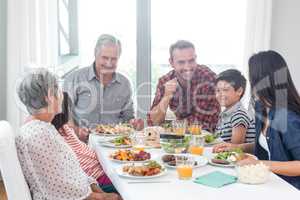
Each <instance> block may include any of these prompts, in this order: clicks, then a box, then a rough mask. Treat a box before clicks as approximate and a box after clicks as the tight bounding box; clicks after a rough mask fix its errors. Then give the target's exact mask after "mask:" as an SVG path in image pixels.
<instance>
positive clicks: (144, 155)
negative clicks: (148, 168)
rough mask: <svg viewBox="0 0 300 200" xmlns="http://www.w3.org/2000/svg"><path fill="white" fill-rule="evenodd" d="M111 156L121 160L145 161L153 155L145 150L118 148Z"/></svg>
mask: <svg viewBox="0 0 300 200" xmlns="http://www.w3.org/2000/svg"><path fill="white" fill-rule="evenodd" d="M110 157H111V158H112V159H114V160H119V161H145V160H149V159H150V158H151V155H150V153H148V152H145V151H133V150H118V151H115V152H114V153H112V154H111V155H110Z"/></svg>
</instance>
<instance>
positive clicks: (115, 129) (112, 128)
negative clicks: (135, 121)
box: [93, 124, 134, 136]
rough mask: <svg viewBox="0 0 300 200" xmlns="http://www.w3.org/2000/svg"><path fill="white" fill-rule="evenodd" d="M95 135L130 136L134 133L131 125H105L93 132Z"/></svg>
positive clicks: (100, 125)
mask: <svg viewBox="0 0 300 200" xmlns="http://www.w3.org/2000/svg"><path fill="white" fill-rule="evenodd" d="M93 132H94V133H95V134H98V135H103V136H128V135H130V134H131V133H133V132H134V128H133V127H132V126H131V125H130V124H117V125H104V124H99V125H97V126H96V128H95V129H94V130H93Z"/></svg>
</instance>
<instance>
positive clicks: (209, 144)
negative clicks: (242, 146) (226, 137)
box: [205, 138, 224, 146]
mask: <svg viewBox="0 0 300 200" xmlns="http://www.w3.org/2000/svg"><path fill="white" fill-rule="evenodd" d="M222 142H224V141H223V140H222V139H221V138H216V139H215V140H214V141H212V142H210V143H207V142H205V146H211V145H215V144H220V143H222Z"/></svg>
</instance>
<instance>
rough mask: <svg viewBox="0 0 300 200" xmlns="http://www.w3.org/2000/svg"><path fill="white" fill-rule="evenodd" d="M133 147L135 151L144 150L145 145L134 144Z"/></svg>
mask: <svg viewBox="0 0 300 200" xmlns="http://www.w3.org/2000/svg"><path fill="white" fill-rule="evenodd" d="M133 149H134V150H135V151H144V150H145V147H144V146H134V147H133Z"/></svg>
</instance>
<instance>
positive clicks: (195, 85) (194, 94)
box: [148, 65, 220, 130]
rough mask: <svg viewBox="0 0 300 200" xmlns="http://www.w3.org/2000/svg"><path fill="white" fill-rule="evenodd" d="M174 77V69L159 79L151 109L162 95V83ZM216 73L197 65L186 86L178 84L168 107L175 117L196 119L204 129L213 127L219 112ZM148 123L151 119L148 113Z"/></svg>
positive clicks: (190, 120)
mask: <svg viewBox="0 0 300 200" xmlns="http://www.w3.org/2000/svg"><path fill="white" fill-rule="evenodd" d="M174 78H176V73H175V71H174V70H172V71H170V72H169V73H168V74H166V75H164V76H163V77H161V78H160V79H159V82H158V85H157V89H156V94H155V98H154V100H153V103H152V107H151V109H153V107H155V106H157V105H158V104H159V102H160V101H161V99H162V98H163V96H164V85H165V83H166V82H168V81H169V80H172V79H174ZM215 81H216V74H215V73H214V72H212V71H211V70H210V69H209V68H208V67H206V66H204V65H198V66H197V67H196V69H195V70H194V75H193V77H192V80H191V81H190V82H189V84H188V86H187V87H182V86H180V85H179V84H178V87H177V89H176V92H175V93H174V96H173V98H172V99H171V100H170V103H169V107H170V109H171V110H172V111H173V112H174V113H175V115H176V118H177V119H187V121H188V122H194V121H197V122H199V123H201V124H202V127H203V128H204V129H210V130H212V129H215V127H216V124H217V122H218V116H219V112H220V106H219V103H218V102H217V100H216V97H215ZM148 124H150V125H151V124H152V120H151V119H150V116H149V114H148Z"/></svg>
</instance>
